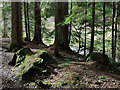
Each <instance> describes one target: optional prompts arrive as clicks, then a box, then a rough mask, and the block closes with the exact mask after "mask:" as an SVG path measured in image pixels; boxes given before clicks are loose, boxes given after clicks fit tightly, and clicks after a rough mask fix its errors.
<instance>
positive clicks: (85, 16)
mask: <svg viewBox="0 0 120 90" xmlns="http://www.w3.org/2000/svg"><path fill="white" fill-rule="evenodd" d="M86 7H87V3H86ZM86 15H87V8H85V43H84V44H85V45H84V56H85V55H86V39H87V38H86V35H87V34H86V33H87V32H86Z"/></svg>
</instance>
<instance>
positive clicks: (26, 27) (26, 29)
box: [24, 2, 29, 41]
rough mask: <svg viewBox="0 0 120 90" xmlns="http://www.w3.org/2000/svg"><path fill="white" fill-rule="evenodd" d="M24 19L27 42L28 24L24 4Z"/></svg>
mask: <svg viewBox="0 0 120 90" xmlns="http://www.w3.org/2000/svg"><path fill="white" fill-rule="evenodd" d="M24 17H25V31H26V40H27V41H28V40H29V39H28V38H29V35H28V24H27V12H26V2H24Z"/></svg>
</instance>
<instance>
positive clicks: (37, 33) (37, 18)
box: [33, 2, 44, 45]
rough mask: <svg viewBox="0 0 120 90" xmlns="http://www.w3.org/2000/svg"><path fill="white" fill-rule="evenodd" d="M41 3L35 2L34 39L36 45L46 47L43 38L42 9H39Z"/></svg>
mask: <svg viewBox="0 0 120 90" xmlns="http://www.w3.org/2000/svg"><path fill="white" fill-rule="evenodd" d="M39 6H40V3H39V2H35V33H34V39H33V41H35V43H37V44H42V45H44V43H43V41H42V37H41V9H40V8H39Z"/></svg>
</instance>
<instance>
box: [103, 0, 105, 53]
mask: <svg viewBox="0 0 120 90" xmlns="http://www.w3.org/2000/svg"><path fill="white" fill-rule="evenodd" d="M103 54H105V2H104V5H103Z"/></svg>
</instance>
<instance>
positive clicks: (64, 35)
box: [55, 2, 69, 51]
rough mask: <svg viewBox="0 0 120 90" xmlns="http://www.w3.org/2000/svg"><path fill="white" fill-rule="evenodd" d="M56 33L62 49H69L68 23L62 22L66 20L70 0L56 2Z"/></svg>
mask: <svg viewBox="0 0 120 90" xmlns="http://www.w3.org/2000/svg"><path fill="white" fill-rule="evenodd" d="M56 4H57V5H56V15H57V16H55V17H56V18H55V19H56V20H55V21H56V27H57V28H56V29H57V30H56V31H57V32H56V33H57V35H58V36H57V40H58V47H59V49H60V50H65V51H67V50H69V40H68V25H61V24H60V23H61V22H63V21H64V20H65V17H66V15H68V2H57V3H56Z"/></svg>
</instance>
